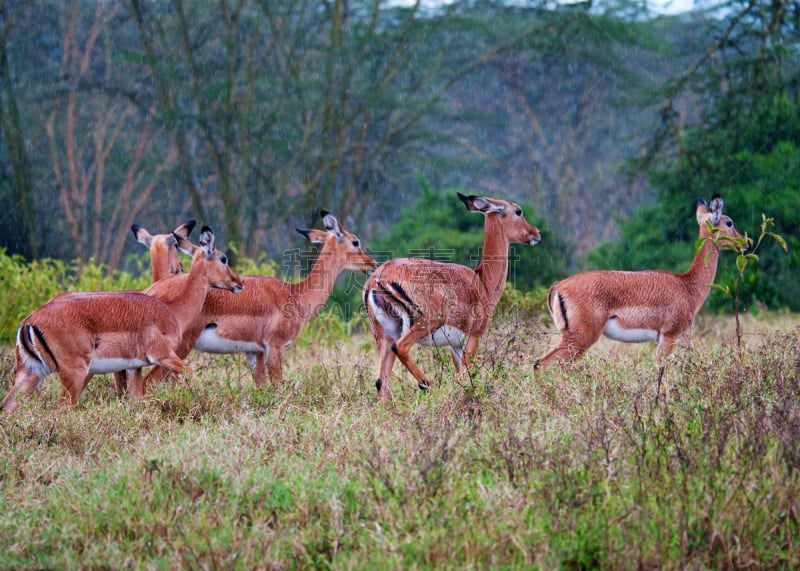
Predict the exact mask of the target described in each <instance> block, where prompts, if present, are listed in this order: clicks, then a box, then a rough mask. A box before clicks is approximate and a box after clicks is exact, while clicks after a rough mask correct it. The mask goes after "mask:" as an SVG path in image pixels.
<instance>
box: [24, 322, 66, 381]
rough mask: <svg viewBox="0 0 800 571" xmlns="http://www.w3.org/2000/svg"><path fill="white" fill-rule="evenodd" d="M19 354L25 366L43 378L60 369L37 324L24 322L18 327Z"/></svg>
mask: <svg viewBox="0 0 800 571" xmlns="http://www.w3.org/2000/svg"><path fill="white" fill-rule="evenodd" d="M17 354H18V356H19V358H20V360H21V361H22V364H24V365H25V368H26V369H28V371H30V372H31V373H33V374H35V375H37V376H39V377H41V378H44V377H45V376H46V375H47V374H48V373H52V372H53V371H55V370H56V369H58V361H57V360H56V357H55V355H54V354H53V352H52V351H51V350H50V347H49V346H48V345H47V341H45V339H44V335H43V334H42V330H41V329H39V328H38V327H36V326H35V325H31V324H26V323H23V324H22V325H20V326H19V328H18V329H17Z"/></svg>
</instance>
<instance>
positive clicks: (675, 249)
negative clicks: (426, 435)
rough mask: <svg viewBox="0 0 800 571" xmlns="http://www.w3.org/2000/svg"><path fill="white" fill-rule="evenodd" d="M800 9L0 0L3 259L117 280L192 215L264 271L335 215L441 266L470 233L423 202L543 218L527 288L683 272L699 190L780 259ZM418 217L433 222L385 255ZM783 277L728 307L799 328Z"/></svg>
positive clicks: (791, 218) (736, 3)
mask: <svg viewBox="0 0 800 571" xmlns="http://www.w3.org/2000/svg"><path fill="white" fill-rule="evenodd" d="M798 11H799V10H798V5H797V3H796V2H792V1H788V0H780V1H778V2H774V1H770V2H766V1H764V2H761V1H758V0H752V1H750V0H746V1H745V0H730V1H726V2H720V3H719V4H716V5H713V6H711V7H710V8H708V9H707V10H704V11H700V10H698V11H694V12H687V13H683V14H680V15H675V16H657V15H655V14H652V13H650V12H649V11H648V5H647V4H646V3H645V2H639V1H635V0H634V1H629V0H608V1H606V0H601V1H597V2H585V3H578V4H569V5H554V4H551V3H546V2H544V0H542V1H531V2H510V3H505V2H501V1H491V0H489V1H486V0H481V1H459V2H454V3H452V4H448V5H446V6H442V7H439V8H431V7H430V6H429V5H427V4H425V3H419V4H413V3H410V4H409V5H408V6H407V7H403V6H399V5H397V4H395V3H388V2H383V1H379V0H374V1H358V2H356V1H353V0H323V1H311V0H306V1H302V2H296V1H288V0H277V1H269V2H267V1H263V0H192V1H191V2H189V1H187V0H168V1H164V2H150V1H147V0H114V1H107V2H96V1H94V0H70V1H68V2H63V1H61V0H58V1H56V0H9V1H6V2H3V3H2V6H0V30H2V35H0V84H2V88H1V89H0V115H2V121H0V127H1V128H0V229H1V230H0V247H5V248H6V249H7V251H8V253H9V254H12V255H14V254H21V255H23V256H25V257H26V259H34V258H40V257H50V258H55V259H60V260H64V261H65V262H66V263H68V264H73V263H75V264H77V266H78V267H82V264H84V263H86V262H88V261H89V260H90V259H93V260H95V261H96V262H97V263H99V264H102V265H103V266H104V267H105V268H106V271H108V272H113V271H115V270H117V269H119V268H121V267H123V266H125V265H126V263H127V262H126V260H127V255H128V253H129V252H130V250H131V248H132V246H131V242H130V239H129V237H128V233H127V229H128V228H129V227H130V225H131V224H132V223H133V222H137V223H140V224H143V225H145V226H146V227H148V228H154V229H162V228H171V227H173V226H174V225H175V223H176V221H181V220H184V219H186V218H189V217H191V218H196V219H198V220H200V221H201V222H202V223H204V224H209V225H211V226H212V227H214V229H215V230H216V231H217V233H218V234H219V235H220V238H221V242H222V243H224V244H226V245H227V247H229V249H231V250H232V251H234V252H235V253H237V254H238V255H239V256H242V257H249V258H253V259H261V257H262V256H263V255H265V254H266V256H267V257H268V258H269V259H271V260H274V261H275V262H276V263H278V264H280V262H281V259H282V256H283V252H284V251H285V250H287V249H291V248H295V247H296V245H297V244H298V241H297V240H298V238H297V237H296V235H295V234H294V232H293V228H294V227H296V226H302V227H307V226H310V225H311V224H314V223H315V222H316V220H315V218H316V216H317V213H318V211H319V209H320V208H326V209H329V210H331V211H333V212H335V213H336V214H337V215H338V216H339V218H340V219H341V220H342V221H343V222H344V223H345V225H346V226H348V227H349V228H350V229H351V230H353V231H355V232H356V233H358V234H359V235H360V236H361V238H362V239H363V240H364V241H365V243H366V244H368V245H372V244H379V245H380V246H381V249H382V250H384V251H387V252H391V254H392V255H393V256H401V255H407V254H408V253H409V252H408V249H409V248H411V249H416V250H419V249H422V248H428V249H431V248H433V249H436V248H450V245H451V244H452V243H453V236H452V234H450V233H451V232H452V229H453V228H455V227H458V226H459V225H462V223H461V222H460V220H461V218H454V217H453V208H454V207H453V206H452V205H450V204H447V200H445V199H444V198H442V199H441V200H438V201H437V200H434V199H433V198H431V195H432V194H436V193H444V194H446V195H449V193H451V192H452V191H451V189H455V188H458V189H462V190H466V191H470V192H475V193H486V194H490V195H496V196H502V197H507V198H511V199H514V200H518V201H522V202H524V203H525V204H526V205H527V208H526V210H527V212H528V214H529V215H530V216H531V217H532V218H534V219H536V220H538V221H540V222H541V223H542V224H545V223H546V227H547V228H548V233H547V234H546V240H545V241H544V242H543V243H542V244H541V245H540V246H539V247H537V252H536V254H531V256H534V257H539V256H541V257H542V258H543V259H541V260H538V261H537V262H529V261H528V258H527V257H526V256H525V255H522V256H521V257H522V258H523V260H524V263H529V264H530V267H529V268H528V269H524V270H522V271H520V272H518V273H517V275H522V276H523V277H522V281H521V282H520V283H521V284H522V286H523V287H525V288H528V287H533V286H541V287H546V286H547V285H549V283H550V282H551V281H552V279H553V278H554V277H563V275H565V274H567V273H570V272H574V271H577V270H579V269H584V268H587V267H592V266H603V267H619V266H620V265H624V266H625V267H636V268H642V267H666V268H674V269H679V268H680V269H682V268H684V267H686V266H687V265H688V261H689V258H690V252H691V247H690V244H691V243H692V242H693V240H694V227H693V218H692V216H691V211H690V209H691V208H692V205H693V204H694V201H695V200H696V199H697V198H698V197H703V198H706V199H708V198H710V195H711V194H712V193H713V192H721V193H722V194H723V195H724V196H725V198H726V200H727V202H728V205H729V210H730V213H731V214H732V215H734V217H735V218H736V220H737V223H738V224H739V226H740V228H742V229H743V230H748V229H752V230H751V231H754V230H755V229H756V228H757V226H758V223H759V221H760V215H761V213H762V212H766V213H767V214H768V215H770V216H774V218H775V219H776V221H777V222H778V227H777V228H776V231H778V232H779V233H782V234H784V235H787V234H788V235H789V237H788V239H789V241H790V243H791V244H792V245H794V242H793V240H792V238H791V236H792V235H794V234H796V229H797V221H796V220H795V216H796V211H797V209H796V208H793V206H795V205H796V200H797V193H796V192H795V188H796V184H795V183H796V178H797V176H796V172H795V171H796V168H795V167H796V165H797V161H796V160H794V159H795V158H796V157H795V156H794V153H795V149H796V145H797V135H798V132H800V131H798V128H797V125H798V119H797V104H798V103H797V96H798V58H797V53H796V51H797V45H798V42H797V40H798V21H799V18H798ZM457 206H458V204H457V203H456V207H455V209H456V210H457ZM421 207H425V208H430V209H436V210H437V211H438V214H434V213H430V216H431V218H430V221H431V224H434V223H435V225H436V227H435V228H426V229H425V230H424V232H420V231H419V230H421V229H414V228H408V229H407V231H414V232H415V234H416V235H415V236H413V237H412V236H410V237H409V238H408V240H409V241H407V242H403V243H400V242H397V241H396V239H397V238H398V235H397V233H398V230H395V228H396V225H397V224H398V222H400V223H401V224H402V217H403V216H412V217H413V216H414V212H413V208H416V209H417V210H419V208H421ZM471 224H473V223H472V222H469V223H467V224H466V225H462V226H463V228H464V229H465V230H468V231H472V226H470V225H471ZM474 224H475V226H477V224H478V223H477V222H475V223H474ZM437 230H438V231H437ZM465 240H466V242H465V244H468V246H469V247H470V248H472V247H474V246H475V245H476V244H477V239H476V238H465ZM423 242H425V243H423ZM442 244H444V245H442ZM645 246H646V247H645ZM133 248H134V249H135V248H136V247H135V246H133ZM598 248H599V250H598ZM792 252H794V249H792ZM587 254H589V258H588V260H587V258H586V256H587ZM765 254H766V253H765ZM796 256H797V255H796V254H794V253H790V254H789V255H788V256H787V255H778V254H774V255H773V254H767V257H768V259H767V260H765V263H764V264H763V265H762V266H760V267H759V269H760V271H763V272H764V274H754V275H753V281H752V283H750V284H748V285H747V287H748V288H749V289H747V290H746V291H745V292H743V294H744V297H745V298H746V299H747V300H749V301H750V302H752V301H754V300H758V301H760V302H762V303H766V304H768V305H769V306H775V307H777V306H788V307H791V308H793V309H797V303H798V301H797V300H798V299H800V296H797V295H795V294H796V290H795V289H793V288H796V284H794V282H795V281H796V280H793V279H791V276H792V275H793V273H796V271H797V270H798V267H797V262H798V260H797V257H796ZM73 260H77V262H73ZM538 262H541V265H542V269H541V271H538V272H534V271H530V270H532V269H533V268H532V266H533V265H535V264H536V263H538ZM127 268H128V269H134V270H135V269H136V268H135V267H134V266H127ZM763 275H769V277H770V279H768V280H767V279H762V276H763ZM756 284H758V285H756ZM721 303H722V300H721V299H719V298H716V297H712V300H711V304H712V305H715V304H716V305H719V304H721Z"/></svg>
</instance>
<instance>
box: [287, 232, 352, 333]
mask: <svg viewBox="0 0 800 571" xmlns="http://www.w3.org/2000/svg"><path fill="white" fill-rule="evenodd" d="M327 244H328V243H327V242H326V243H325V247H323V248H322V251H321V252H320V253H319V258H317V261H316V262H315V263H314V267H313V268H311V271H310V272H309V273H308V275H307V276H306V278H305V279H304V280H302V281H300V282H297V283H293V284H289V293H290V294H291V295H292V297H293V298H294V300H295V302H296V303H297V311H298V317H300V318H301V319H302V320H303V321H308V320H309V319H311V318H312V317H313V316H314V314H315V313H317V311H319V309H320V308H321V307H322V306H323V305H325V302H326V301H328V297H330V295H331V292H332V291H333V284H334V283H336V278H337V277H339V273H341V271H342V269H343V268H344V260H343V259H340V258H341V256H337V255H336V254H335V253H334V252H331V251H330V250H329V249H328V248H327Z"/></svg>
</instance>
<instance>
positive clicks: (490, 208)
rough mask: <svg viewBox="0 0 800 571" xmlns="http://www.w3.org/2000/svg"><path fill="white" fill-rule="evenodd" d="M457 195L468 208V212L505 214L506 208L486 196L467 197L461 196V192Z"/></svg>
mask: <svg viewBox="0 0 800 571" xmlns="http://www.w3.org/2000/svg"><path fill="white" fill-rule="evenodd" d="M456 194H458V198H459V199H460V200H461V202H463V203H464V206H466V207H467V210H469V211H470V212H483V213H484V214H489V213H490V212H497V213H499V214H504V213H505V207H504V206H502V205H498V204H495V203H494V202H492V201H491V200H490V199H489V198H486V197H485V196H476V195H474V194H470V195H469V196H467V195H464V194H461V193H460V192H457V193H456Z"/></svg>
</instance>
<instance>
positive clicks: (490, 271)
mask: <svg viewBox="0 0 800 571" xmlns="http://www.w3.org/2000/svg"><path fill="white" fill-rule="evenodd" d="M508 246H509V241H508V238H506V234H505V228H504V227H503V223H502V219H501V218H500V215H498V214H487V215H486V218H485V221H484V223H483V257H482V258H481V261H480V263H479V264H478V267H476V268H475V273H476V274H478V277H479V278H480V280H481V284H483V287H484V289H485V290H486V294H487V296H488V299H489V305H490V307H491V308H492V309H493V308H494V306H495V305H497V302H498V301H499V300H500V296H501V295H502V294H503V288H504V287H505V285H506V276H507V275H508Z"/></svg>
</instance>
